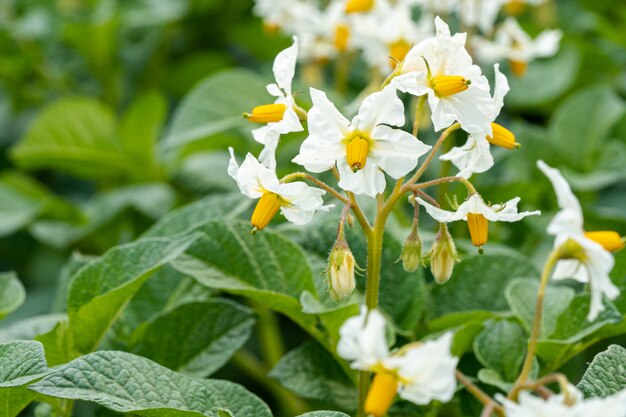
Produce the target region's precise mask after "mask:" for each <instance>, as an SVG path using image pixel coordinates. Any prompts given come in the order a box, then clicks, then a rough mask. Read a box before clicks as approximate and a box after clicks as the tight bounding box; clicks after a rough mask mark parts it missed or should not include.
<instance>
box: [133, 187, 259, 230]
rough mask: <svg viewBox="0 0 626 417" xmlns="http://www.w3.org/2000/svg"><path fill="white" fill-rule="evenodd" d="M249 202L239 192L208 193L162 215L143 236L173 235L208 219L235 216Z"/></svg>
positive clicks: (249, 203)
mask: <svg viewBox="0 0 626 417" xmlns="http://www.w3.org/2000/svg"><path fill="white" fill-rule="evenodd" d="M251 202H252V200H250V199H249V198H244V197H242V196H241V193H231V194H214V195H210V196H207V197H205V198H203V199H201V200H198V201H195V202H193V203H191V204H188V205H186V206H184V207H181V208H179V209H177V210H174V211H172V212H171V213H168V214H167V215H165V216H163V218H161V219H160V220H159V221H158V222H157V223H156V224H155V225H154V226H152V228H150V229H149V230H148V231H147V232H146V233H145V234H144V237H157V236H174V235H177V234H183V233H188V232H189V231H191V230H193V229H195V228H197V227H199V226H201V225H203V224H204V223H206V222H208V221H212V220H219V219H230V218H236V217H239V216H241V214H242V213H244V212H245V211H246V210H247V209H248V208H249V207H250V205H251Z"/></svg>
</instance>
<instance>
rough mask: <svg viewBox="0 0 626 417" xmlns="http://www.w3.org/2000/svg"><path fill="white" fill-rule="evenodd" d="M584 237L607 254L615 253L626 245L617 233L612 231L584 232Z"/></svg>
mask: <svg viewBox="0 0 626 417" xmlns="http://www.w3.org/2000/svg"><path fill="white" fill-rule="evenodd" d="M585 237H586V238H587V239H591V240H593V241H594V242H596V243H599V244H600V245H602V247H603V248H604V249H606V250H607V251H609V252H616V251H618V250H620V249H624V246H626V243H625V242H624V239H623V238H622V237H621V236H620V235H619V233H617V232H614V231H612V230H602V231H597V232H586V233H585Z"/></svg>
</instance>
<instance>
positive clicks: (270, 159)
mask: <svg viewBox="0 0 626 417" xmlns="http://www.w3.org/2000/svg"><path fill="white" fill-rule="evenodd" d="M261 129H267V130H266V131H264V132H263V137H262V140H263V142H261V143H263V144H265V147H263V150H262V151H261V153H260V154H259V162H260V163H262V164H263V165H265V166H266V167H268V168H269V169H271V170H272V171H276V148H277V147H278V142H279V140H280V133H278V132H276V131H275V130H273V129H272V128H271V127H269V126H265V127H262V128H260V129H255V130H253V131H252V134H253V136H254V133H255V131H259V130H261ZM257 133H260V132H257ZM254 138H255V139H257V138H256V136H255V137H254ZM257 142H260V140H257Z"/></svg>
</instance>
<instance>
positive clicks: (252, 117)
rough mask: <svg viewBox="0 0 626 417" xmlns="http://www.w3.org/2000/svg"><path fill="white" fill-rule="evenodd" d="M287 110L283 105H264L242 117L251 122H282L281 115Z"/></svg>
mask: <svg viewBox="0 0 626 417" xmlns="http://www.w3.org/2000/svg"><path fill="white" fill-rule="evenodd" d="M285 110H287V106H286V105H285V104H264V105H262V106H256V107H255V108H254V109H252V113H244V114H243V117H245V118H246V119H248V120H249V121H251V122H256V123H271V122H279V121H281V120H283V115H284V114H285Z"/></svg>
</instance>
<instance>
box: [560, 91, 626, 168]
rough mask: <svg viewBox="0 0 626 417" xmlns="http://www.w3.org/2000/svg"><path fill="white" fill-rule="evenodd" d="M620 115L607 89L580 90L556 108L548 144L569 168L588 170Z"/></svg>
mask: <svg viewBox="0 0 626 417" xmlns="http://www.w3.org/2000/svg"><path fill="white" fill-rule="evenodd" d="M623 114H624V103H623V101H622V100H621V99H620V98H619V97H618V96H617V95H616V94H615V92H614V91H613V89H611V88H610V87H609V86H604V85H597V86H591V87H588V88H586V89H584V90H580V91H578V92H576V93H575V94H574V95H573V96H571V97H569V98H568V99H567V100H566V101H565V102H563V104H561V105H560V106H559V108H558V109H557V111H556V113H555V114H554V116H553V118H552V120H551V121H550V126H549V133H550V137H551V138H552V143H553V144H554V146H555V147H556V148H557V149H558V150H559V155H560V157H561V158H563V159H565V160H566V161H567V162H568V163H569V165H570V166H572V167H576V168H578V169H579V170H582V171H586V170H589V169H590V168H591V166H592V165H591V163H592V162H593V158H594V156H595V155H596V151H597V150H598V148H599V147H600V145H601V144H602V142H603V141H604V140H605V139H607V135H608V134H609V132H610V130H611V128H612V126H613V125H614V124H615V123H616V122H617V121H618V120H619V119H620V117H622V115H623ZM573 143H575V144H576V146H572V144H573Z"/></svg>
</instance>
